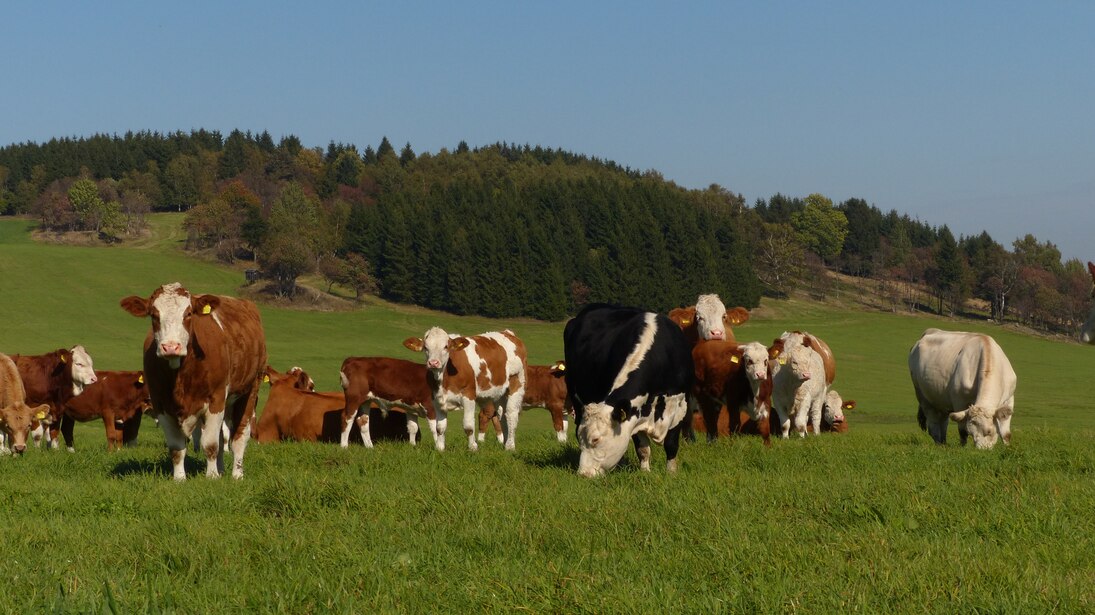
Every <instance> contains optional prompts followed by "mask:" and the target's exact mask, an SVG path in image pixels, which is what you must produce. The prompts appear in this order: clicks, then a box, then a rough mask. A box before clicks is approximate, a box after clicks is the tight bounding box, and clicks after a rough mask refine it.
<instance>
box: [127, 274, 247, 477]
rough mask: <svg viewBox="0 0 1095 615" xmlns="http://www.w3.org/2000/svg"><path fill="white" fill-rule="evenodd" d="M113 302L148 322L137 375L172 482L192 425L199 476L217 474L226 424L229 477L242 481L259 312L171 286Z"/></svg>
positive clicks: (180, 471)
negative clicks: (201, 459) (201, 461)
mask: <svg viewBox="0 0 1095 615" xmlns="http://www.w3.org/2000/svg"><path fill="white" fill-rule="evenodd" d="M120 303H121V307H122V309H123V310H125V311H126V312H129V313H130V314H131V315H133V316H136V317H139V318H145V317H148V318H150V319H151V321H152V328H151V330H149V332H148V334H147V335H146V336H145V341H144V375H145V381H146V382H147V384H148V391H149V394H150V396H151V398H152V408H153V411H154V412H155V413H156V414H157V415H159V423H160V427H161V428H162V429H163V432H164V439H165V440H166V441H167V448H168V450H169V451H170V454H171V464H172V474H173V477H174V478H175V480H180V481H181V480H186V470H185V467H184V465H183V462H184V461H185V459H186V442H187V440H188V439H189V438H190V437H191V434H192V433H193V432H194V429H195V428H196V427H199V426H200V427H203V428H204V429H203V431H202V432H201V436H200V440H201V446H202V450H203V451H204V452H205V458H206V468H205V474H206V476H208V477H209V478H218V477H220V476H221V474H222V473H223V471H224V444H225V443H224V442H223V440H222V435H221V425H222V424H223V423H224V422H225V421H227V422H228V426H229V431H230V434H231V448H232V477H233V478H237V479H238V478H243V456H244V453H245V451H246V450H247V441H248V440H249V439H250V436H251V418H252V416H253V415H254V413H255V403H256V402H257V401H258V394H259V386H260V385H261V384H262V377H263V372H264V370H265V368H266V339H265V335H264V333H263V328H262V319H261V317H260V316H259V311H258V308H256V307H255V304H254V303H251V302H250V301H246V300H243V299H236V298H234V297H226V296H220V295H194V294H191V293H190V291H188V290H187V289H186V288H185V287H183V285H182V284H179V283H177V282H175V283H172V284H165V285H163V286H161V287H159V288H157V289H156V290H155V291H153V293H152V295H151V296H150V297H148V298H147V299H146V298H143V297H138V296H135V295H134V296H129V297H126V298H124V299H122V300H121V302H120ZM226 413H227V416H226Z"/></svg>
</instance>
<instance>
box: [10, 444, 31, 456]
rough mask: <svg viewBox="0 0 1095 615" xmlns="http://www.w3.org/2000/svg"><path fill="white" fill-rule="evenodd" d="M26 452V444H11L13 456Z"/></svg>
mask: <svg viewBox="0 0 1095 615" xmlns="http://www.w3.org/2000/svg"><path fill="white" fill-rule="evenodd" d="M26 450H27V445H26V444H12V445H11V452H12V453H13V454H15V455H22V454H23V453H25V452H26Z"/></svg>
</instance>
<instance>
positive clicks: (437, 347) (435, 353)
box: [403, 327, 468, 372]
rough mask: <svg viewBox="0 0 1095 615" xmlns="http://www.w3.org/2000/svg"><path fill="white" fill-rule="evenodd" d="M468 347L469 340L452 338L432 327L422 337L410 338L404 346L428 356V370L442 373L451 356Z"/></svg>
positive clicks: (443, 331)
mask: <svg viewBox="0 0 1095 615" xmlns="http://www.w3.org/2000/svg"><path fill="white" fill-rule="evenodd" d="M467 345H468V338H466V337H461V336H451V335H449V334H448V333H446V332H445V330H444V329H442V328H441V327H430V329H429V331H426V335H424V336H422V337H408V338H407V339H405V340H403V346H405V347H406V348H408V349H409V350H413V351H415V352H423V353H425V355H426V369H428V370H433V371H435V372H438V371H441V368H443V367H445V365H446V364H448V362H449V354H451V353H452V352H455V351H457V350H462V349H464V348H465V347H467Z"/></svg>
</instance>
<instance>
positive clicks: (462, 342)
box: [449, 337, 471, 352]
mask: <svg viewBox="0 0 1095 615" xmlns="http://www.w3.org/2000/svg"><path fill="white" fill-rule="evenodd" d="M469 343H471V341H470V340H468V338H466V337H454V338H452V339H451V340H449V351H450V352H451V351H453V350H463V349H465V348H467V347H468V344H469Z"/></svg>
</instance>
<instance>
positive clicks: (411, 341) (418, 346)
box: [403, 337, 423, 352]
mask: <svg viewBox="0 0 1095 615" xmlns="http://www.w3.org/2000/svg"><path fill="white" fill-rule="evenodd" d="M422 345H423V344H422V338H420V337H408V338H407V339H405V340H403V346H405V347H406V348H407V349H408V350H413V351H415V352H422Z"/></svg>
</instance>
